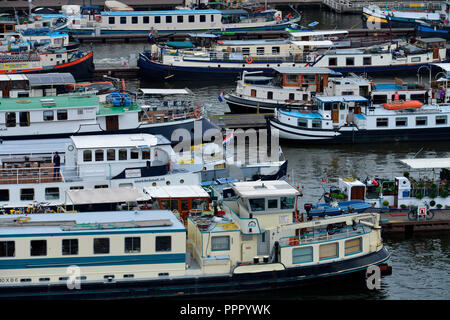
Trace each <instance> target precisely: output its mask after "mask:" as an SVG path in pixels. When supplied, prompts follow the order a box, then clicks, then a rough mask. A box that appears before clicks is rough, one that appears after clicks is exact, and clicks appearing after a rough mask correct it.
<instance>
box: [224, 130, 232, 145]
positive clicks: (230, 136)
mask: <svg viewBox="0 0 450 320" xmlns="http://www.w3.org/2000/svg"><path fill="white" fill-rule="evenodd" d="M232 141H233V132H232V133H230V134H229V135H227V136H226V137H225V138H224V139H223V141H222V145H224V146H227V145H229V144H230V143H231V142H232Z"/></svg>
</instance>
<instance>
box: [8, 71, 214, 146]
mask: <svg viewBox="0 0 450 320" xmlns="http://www.w3.org/2000/svg"><path fill="white" fill-rule="evenodd" d="M17 76H18V75H17ZM17 76H16V77H17ZM0 77H1V75H0ZM9 77H11V76H9ZM2 80H3V79H2ZM5 83H7V80H5ZM24 85H25V86H26V84H24ZM142 90H144V91H145V92H147V91H146V89H142ZM2 91H3V92H4V94H5V96H6V95H8V93H7V90H6V87H5V88H4V89H3V90H2ZM25 91H26V90H25ZM55 91H56V90H55V88H53V89H52V90H51V91H48V90H46V91H43V92H42V93H46V94H48V93H52V94H54V93H56V92H55ZM171 92H172V91H171V90H168V89H164V90H155V91H150V93H152V94H160V95H167V94H170V93H171ZM176 92H177V93H178V95H177V96H178V97H182V98H179V99H180V100H170V101H169V100H163V101H161V100H159V101H158V102H157V103H156V102H155V101H154V100H152V101H151V100H147V101H146V99H147V98H145V97H143V100H142V103H141V101H137V100H136V99H132V97H130V95H128V94H126V93H112V94H109V95H107V96H106V97H105V101H104V102H100V98H101V97H99V96H96V95H95V94H78V95H76V94H74V95H59V96H50V97H38V96H37V97H20V98H9V99H2V100H1V101H0V103H1V111H0V138H1V139H2V140H18V139H46V138H62V137H69V136H70V135H81V134H118V133H139V132H141V133H150V134H162V135H163V136H164V137H166V138H167V139H170V140H171V139H172V133H173V132H174V130H176V129H186V130H188V131H189V133H190V134H192V133H193V132H194V128H195V127H198V128H199V130H200V132H199V133H198V134H200V135H202V134H203V133H204V132H205V131H206V130H208V129H211V128H215V129H217V127H216V126H215V125H213V124H212V123H211V122H210V121H209V120H208V119H206V118H205V117H204V116H203V114H204V111H203V110H202V109H201V107H199V106H198V105H194V101H192V100H189V98H186V97H185V96H186V95H188V93H189V91H187V90H177V91H176ZM16 93H17V95H18V96H19V94H20V93H22V96H23V95H26V92H24V90H23V89H20V88H17V91H14V90H11V91H9V94H10V95H12V96H14V95H15V94H16ZM34 93H36V94H38V93H39V92H34ZM143 96H144V95H143ZM181 99H182V100H181ZM169 102H170V104H169Z"/></svg>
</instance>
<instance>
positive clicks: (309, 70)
mask: <svg viewBox="0 0 450 320" xmlns="http://www.w3.org/2000/svg"><path fill="white" fill-rule="evenodd" d="M273 69H274V70H275V71H276V72H279V73H284V74H332V73H333V72H334V71H333V70H331V69H328V68H322V67H274V68H273Z"/></svg>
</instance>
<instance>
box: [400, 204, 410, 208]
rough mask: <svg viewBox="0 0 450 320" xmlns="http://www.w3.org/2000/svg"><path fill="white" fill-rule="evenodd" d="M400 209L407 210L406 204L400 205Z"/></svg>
mask: <svg viewBox="0 0 450 320" xmlns="http://www.w3.org/2000/svg"><path fill="white" fill-rule="evenodd" d="M400 208H402V209H406V208H408V206H407V205H406V204H404V203H402V204H401V205H400Z"/></svg>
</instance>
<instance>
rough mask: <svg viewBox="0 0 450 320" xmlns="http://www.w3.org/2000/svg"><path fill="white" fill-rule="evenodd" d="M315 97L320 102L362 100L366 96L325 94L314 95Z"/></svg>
mask: <svg viewBox="0 0 450 320" xmlns="http://www.w3.org/2000/svg"><path fill="white" fill-rule="evenodd" d="M316 99H317V100H318V101H320V102H363V101H367V99H366V98H364V97H361V96H358V95H348V96H327V97H318V96H316Z"/></svg>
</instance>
